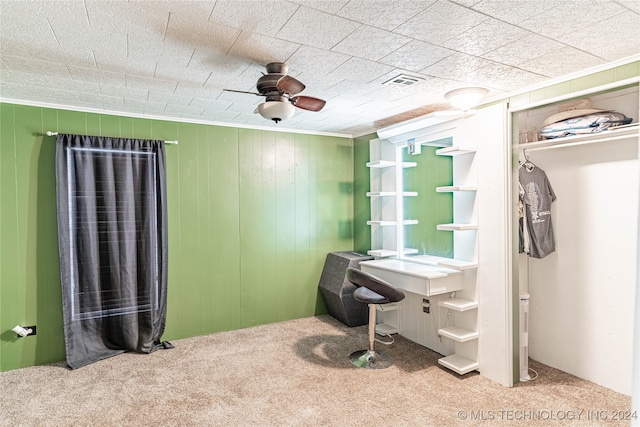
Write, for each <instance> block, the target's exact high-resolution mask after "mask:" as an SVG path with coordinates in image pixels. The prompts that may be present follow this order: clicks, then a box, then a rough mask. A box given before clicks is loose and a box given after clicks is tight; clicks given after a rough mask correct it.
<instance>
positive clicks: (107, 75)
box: [67, 65, 125, 86]
mask: <svg viewBox="0 0 640 427" xmlns="http://www.w3.org/2000/svg"><path fill="white" fill-rule="evenodd" d="M67 68H68V69H69V73H70V74H71V78H73V79H75V80H83V81H87V82H95V83H104V84H108V85H112V86H124V84H125V75H124V73H114V72H111V71H104V70H93V69H90V68H82V67H76V66H71V65H70V66H68V67H67Z"/></svg>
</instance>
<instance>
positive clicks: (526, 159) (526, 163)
mask: <svg viewBox="0 0 640 427" xmlns="http://www.w3.org/2000/svg"><path fill="white" fill-rule="evenodd" d="M522 155H523V156H524V162H522V164H520V167H522V166H524V167H526V168H527V170H528V171H529V172H531V171H532V170H533V168H535V167H536V165H535V164H533V162H532V161H531V160H529V156H527V150H526V149H522Z"/></svg>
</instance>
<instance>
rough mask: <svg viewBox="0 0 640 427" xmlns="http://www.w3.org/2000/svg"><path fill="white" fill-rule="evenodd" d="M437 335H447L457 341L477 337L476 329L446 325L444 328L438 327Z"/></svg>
mask: <svg viewBox="0 0 640 427" xmlns="http://www.w3.org/2000/svg"><path fill="white" fill-rule="evenodd" d="M438 335H442V336H443V337H447V338H450V339H452V340H454V341H458V342H467V341H471V340H475V339H478V332H477V331H470V330H468V329H464V328H461V327H459V326H447V327H446V328H440V329H438Z"/></svg>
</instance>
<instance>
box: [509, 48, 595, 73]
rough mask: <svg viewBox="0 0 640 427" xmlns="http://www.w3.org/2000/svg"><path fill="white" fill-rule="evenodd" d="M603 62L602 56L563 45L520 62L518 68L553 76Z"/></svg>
mask: <svg viewBox="0 0 640 427" xmlns="http://www.w3.org/2000/svg"><path fill="white" fill-rule="evenodd" d="M559 58H561V60H559ZM604 62H605V60H604V59H602V58H598V57H596V56H593V55H590V54H588V53H585V52H583V51H581V50H578V49H575V48H573V47H570V46H563V47H561V48H560V49H558V50H555V51H552V52H549V53H547V54H545V55H541V56H538V57H536V58H534V59H531V60H529V61H526V62H522V63H521V64H520V68H522V69H525V70H528V71H532V72H534V73H538V74H543V75H545V76H547V77H551V78H554V77H561V76H564V75H566V74H571V73H574V72H577V71H579V70H581V69H583V67H585V66H586V67H595V66H596V65H600V64H603V63H604Z"/></svg>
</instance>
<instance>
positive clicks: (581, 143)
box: [519, 135, 632, 152]
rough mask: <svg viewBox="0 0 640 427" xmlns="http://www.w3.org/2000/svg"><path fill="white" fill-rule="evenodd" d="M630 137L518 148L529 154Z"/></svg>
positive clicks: (612, 137) (613, 137)
mask: <svg viewBox="0 0 640 427" xmlns="http://www.w3.org/2000/svg"><path fill="white" fill-rule="evenodd" d="M630 136H632V135H620V136H610V137H608V138H600V139H591V140H588V141H577V142H569V143H561V144H556V145H546V146H544V147H533V148H527V147H523V146H520V147H519V148H520V149H521V150H522V151H523V152H525V151H529V152H531V151H539V150H551V149H552V148H561V147H574V146H576V145H586V144H593V143H595V142H606V141H615V140H617V139H628V138H629V137H630Z"/></svg>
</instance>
